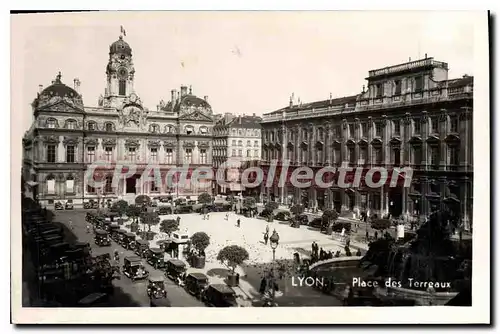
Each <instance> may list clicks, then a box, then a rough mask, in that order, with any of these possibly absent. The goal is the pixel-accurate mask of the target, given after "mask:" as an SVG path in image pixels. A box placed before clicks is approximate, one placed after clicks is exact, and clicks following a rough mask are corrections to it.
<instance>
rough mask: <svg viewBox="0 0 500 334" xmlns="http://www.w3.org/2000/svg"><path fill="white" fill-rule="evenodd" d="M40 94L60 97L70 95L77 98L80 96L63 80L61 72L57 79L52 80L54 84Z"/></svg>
mask: <svg viewBox="0 0 500 334" xmlns="http://www.w3.org/2000/svg"><path fill="white" fill-rule="evenodd" d="M40 96H49V97H52V96H60V97H65V96H66V97H69V98H75V97H78V96H80V94H78V93H77V92H76V90H74V89H73V88H71V87H69V86H66V85H65V84H63V83H62V81H61V72H59V74H58V75H57V77H56V80H54V81H53V82H52V85H50V86H48V87H47V88H45V89H44V90H42V92H41V93H40Z"/></svg>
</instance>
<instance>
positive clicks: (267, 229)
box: [266, 225, 269, 234]
mask: <svg viewBox="0 0 500 334" xmlns="http://www.w3.org/2000/svg"><path fill="white" fill-rule="evenodd" d="M268 233H269V225H266V234H268Z"/></svg>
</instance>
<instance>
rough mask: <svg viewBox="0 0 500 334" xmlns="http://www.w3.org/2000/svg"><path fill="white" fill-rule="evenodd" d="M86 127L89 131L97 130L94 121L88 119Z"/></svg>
mask: <svg viewBox="0 0 500 334" xmlns="http://www.w3.org/2000/svg"><path fill="white" fill-rule="evenodd" d="M87 128H88V129H89V131H96V130H97V123H96V122H94V121H90V122H88V123H87Z"/></svg>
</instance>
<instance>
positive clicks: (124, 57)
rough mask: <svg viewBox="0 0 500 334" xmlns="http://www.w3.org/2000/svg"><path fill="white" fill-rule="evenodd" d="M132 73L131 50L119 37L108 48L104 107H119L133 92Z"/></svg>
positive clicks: (121, 37)
mask: <svg viewBox="0 0 500 334" xmlns="http://www.w3.org/2000/svg"><path fill="white" fill-rule="evenodd" d="M134 73H135V70H134V64H133V62H132V49H131V48H130V46H129V45H128V43H127V42H125V41H124V40H123V36H122V35H120V37H119V39H118V40H117V41H116V42H114V43H113V44H111V46H110V47H109V61H108V65H107V66H106V76H107V83H106V90H105V93H104V101H103V102H104V106H110V107H118V106H121V105H122V103H123V102H124V100H125V98H126V97H128V96H130V94H132V93H133V92H134Z"/></svg>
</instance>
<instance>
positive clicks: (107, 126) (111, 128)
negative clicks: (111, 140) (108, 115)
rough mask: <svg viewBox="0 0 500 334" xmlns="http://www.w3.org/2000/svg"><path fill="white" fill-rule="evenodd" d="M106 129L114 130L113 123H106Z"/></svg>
mask: <svg viewBox="0 0 500 334" xmlns="http://www.w3.org/2000/svg"><path fill="white" fill-rule="evenodd" d="M106 131H108V132H111V131H114V126H113V123H106Z"/></svg>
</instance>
